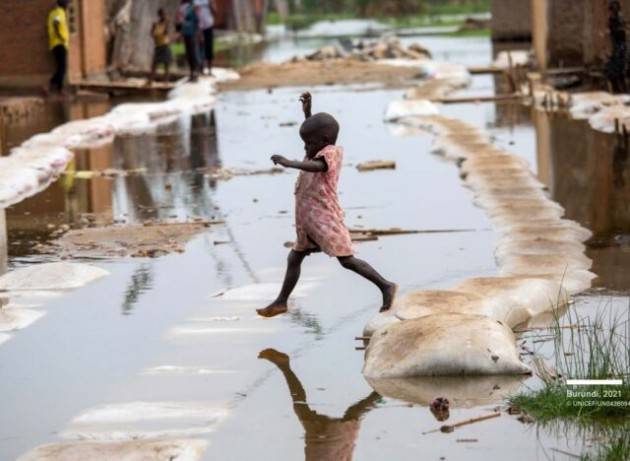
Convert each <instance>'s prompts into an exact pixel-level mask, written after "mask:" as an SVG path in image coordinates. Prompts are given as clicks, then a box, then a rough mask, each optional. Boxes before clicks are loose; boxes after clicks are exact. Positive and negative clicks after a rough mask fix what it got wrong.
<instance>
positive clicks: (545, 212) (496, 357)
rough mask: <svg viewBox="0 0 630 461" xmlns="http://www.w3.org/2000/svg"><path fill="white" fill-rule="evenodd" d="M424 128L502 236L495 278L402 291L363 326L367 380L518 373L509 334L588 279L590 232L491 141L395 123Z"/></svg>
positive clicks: (521, 367)
mask: <svg viewBox="0 0 630 461" xmlns="http://www.w3.org/2000/svg"><path fill="white" fill-rule="evenodd" d="M398 121H399V122H400V123H405V124H408V125H411V126H413V127H414V128H421V129H426V130H430V131H431V132H432V133H433V134H434V135H435V136H436V139H435V142H434V146H433V152H434V153H436V154H439V155H441V156H443V157H444V158H446V159H448V160H451V161H453V162H456V163H457V164H458V165H459V167H460V173H461V176H462V178H463V181H464V183H465V185H466V186H467V187H469V188H470V189H471V190H472V191H473V192H474V194H475V203H476V204H477V205H478V206H480V207H481V208H483V209H484V210H485V211H486V212H487V213H488V215H489V217H490V219H491V221H492V224H493V225H494V226H495V228H497V229H498V230H499V231H500V233H501V239H500V241H499V243H498V245H497V248H496V252H495V256H496V261H497V266H498V268H499V275H498V276H497V277H482V278H473V279H469V280H466V281H464V282H463V283H461V284H459V285H457V286H455V287H454V288H452V289H451V290H443V291H440V290H430V291H418V292H412V293H408V294H406V295H404V296H402V297H400V298H399V299H398V300H397V301H396V303H395V305H394V306H393V308H392V309H391V311H389V312H388V313H385V314H379V315H378V316H376V317H375V318H373V319H372V320H371V321H370V322H369V323H368V325H366V328H365V331H364V333H365V334H366V335H367V336H370V335H371V339H370V342H369V345H368V348H367V352H366V359H365V366H364V374H365V375H366V376H367V377H368V378H404V377H412V376H450V375H499V374H525V373H529V372H530V369H529V368H528V367H527V366H526V365H525V364H524V363H522V362H521V360H520V357H519V354H518V351H517V349H516V342H515V336H514V334H513V332H512V329H514V328H515V327H516V326H517V325H521V324H524V323H526V322H527V321H529V320H531V319H532V318H533V317H536V316H538V315H542V314H545V313H553V312H556V311H557V310H558V309H560V308H562V307H564V306H565V305H566V304H567V302H568V299H569V296H570V295H571V294H575V293H578V292H580V291H583V290H585V289H587V288H589V287H590V284H591V280H592V279H593V277H594V275H593V274H592V273H591V272H589V269H590V267H591V261H590V260H589V259H588V258H587V257H586V256H585V255H584V250H585V247H584V244H583V242H584V241H585V240H587V239H588V238H589V237H590V236H591V233H590V231H588V230H587V229H585V228H583V227H581V226H580V225H578V224H577V223H575V222H573V221H570V220H566V219H563V218H562V216H563V214H564V210H563V209H562V207H561V206H560V205H558V204H557V203H555V202H553V201H552V200H550V199H549V198H548V197H547V194H546V193H545V187H544V185H543V184H541V183H540V182H539V181H538V180H537V179H536V178H535V177H534V175H533V174H532V173H531V172H530V170H529V167H528V164H527V162H526V161H525V160H523V159H521V158H519V157H516V156H514V155H511V154H509V153H507V152H505V151H503V150H502V149H500V148H498V147H496V146H494V145H492V143H491V142H490V139H489V136H488V134H487V133H486V132H484V131H483V130H480V129H478V128H476V127H474V126H472V125H470V124H468V123H466V122H463V121H460V120H457V119H451V118H446V117H442V116H440V115H425V116H420V115H411V116H406V117H399V118H398Z"/></svg>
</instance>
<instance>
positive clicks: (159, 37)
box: [149, 8, 172, 82]
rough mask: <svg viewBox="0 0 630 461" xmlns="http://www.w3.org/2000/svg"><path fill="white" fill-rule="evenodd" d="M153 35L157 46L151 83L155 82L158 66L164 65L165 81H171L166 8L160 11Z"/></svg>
mask: <svg viewBox="0 0 630 461" xmlns="http://www.w3.org/2000/svg"><path fill="white" fill-rule="evenodd" d="M151 34H152V35H153V42H154V44H155V50H154V52H153V64H152V65H151V78H150V80H149V81H150V82H153V81H154V80H155V72H156V71H157V66H158V65H160V64H162V65H164V79H165V80H166V81H167V82H168V81H169V68H170V66H171V59H172V57H171V45H170V43H171V41H170V38H169V30H168V19H167V18H166V13H165V12H164V8H160V9H159V10H158V20H157V22H155V23H153V27H152V28H151Z"/></svg>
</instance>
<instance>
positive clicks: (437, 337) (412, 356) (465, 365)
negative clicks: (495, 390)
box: [363, 314, 531, 378]
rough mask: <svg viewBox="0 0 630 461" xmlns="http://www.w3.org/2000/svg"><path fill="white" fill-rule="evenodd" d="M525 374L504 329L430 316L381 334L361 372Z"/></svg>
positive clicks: (482, 320)
mask: <svg viewBox="0 0 630 461" xmlns="http://www.w3.org/2000/svg"><path fill="white" fill-rule="evenodd" d="M528 373H531V370H530V369H529V367H527V366H526V365H525V364H524V363H522V362H521V361H520V359H519V357H518V353H517V351H516V345H515V337H514V334H513V333H512V331H511V330H510V329H509V328H508V327H506V326H505V325H502V324H501V323H499V322H497V321H495V320H491V319H489V318H487V317H482V316H473V315H463V314H440V315H429V316H426V317H421V318H418V319H415V320H407V321H404V322H400V323H397V324H393V325H390V326H388V327H384V328H381V329H379V330H378V331H377V332H376V333H375V334H374V335H373V336H372V338H371V339H370V344H369V345H368V348H367V351H366V357H365V365H364V367H363V374H364V375H365V376H366V377H368V378H407V377H414V376H456V375H457V376H461V375H465V376H479V375H518V374H528Z"/></svg>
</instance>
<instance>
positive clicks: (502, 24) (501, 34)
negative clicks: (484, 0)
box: [491, 0, 532, 40]
mask: <svg viewBox="0 0 630 461" xmlns="http://www.w3.org/2000/svg"><path fill="white" fill-rule="evenodd" d="M491 26H492V39H493V40H529V39H530V38H531V35H532V7H531V1H530V0H493V1H492V21H491Z"/></svg>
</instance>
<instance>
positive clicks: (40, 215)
mask: <svg viewBox="0 0 630 461" xmlns="http://www.w3.org/2000/svg"><path fill="white" fill-rule="evenodd" d="M87 107H90V108H91V110H90V113H85V112H82V113H81V114H82V115H85V116H92V115H97V114H95V113H93V112H95V111H96V112H104V111H105V110H106V109H107V107H101V106H97V107H98V110H97V109H94V108H93V107H92V106H87ZM75 154H76V155H75V159H74V161H73V162H71V164H70V165H69V166H68V170H67V174H65V175H63V176H62V177H61V178H60V179H59V180H58V181H57V182H56V183H55V184H53V185H51V186H50V187H49V188H48V189H46V190H45V191H43V192H41V193H40V194H37V195H36V196H33V197H30V198H28V199H26V200H24V201H22V202H20V203H18V204H16V205H15V206H12V207H10V208H9V209H8V210H7V221H8V223H7V224H8V233H9V239H10V241H11V242H12V245H11V247H10V250H11V255H15V256H18V255H28V254H30V253H32V251H33V247H34V246H35V245H36V244H37V242H42V241H46V240H48V239H50V237H51V232H53V231H54V230H55V229H58V228H59V226H62V225H64V224H68V225H71V226H74V227H80V226H86V225H89V226H93V225H106V224H111V223H142V222H144V221H146V220H169V221H173V220H176V221H188V220H190V219H192V218H197V217H199V218H206V219H213V218H214V217H215V215H216V214H217V209H216V208H215V205H214V203H213V201H212V190H213V189H214V188H216V184H215V183H211V182H208V180H207V179H206V177H205V175H204V174H205V172H206V171H207V170H208V169H212V168H216V167H218V166H220V159H219V155H218V149H217V137H216V132H215V121H214V114H213V113H207V114H200V115H196V116H194V117H192V118H188V117H183V118H181V119H180V120H178V121H175V122H173V123H172V124H170V125H167V126H164V127H161V128H159V129H158V131H157V133H154V134H147V135H142V136H128V137H118V138H116V139H115V140H114V142H113V143H112V144H111V145H108V146H104V147H99V148H96V149H87V150H81V151H77V152H76V153H75ZM106 170H109V171H113V172H114V174H113V175H111V176H107V177H101V176H97V177H94V178H92V179H81V178H80V177H79V176H78V175H77V172H85V171H93V172H103V171H106ZM13 242H14V243H13Z"/></svg>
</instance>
